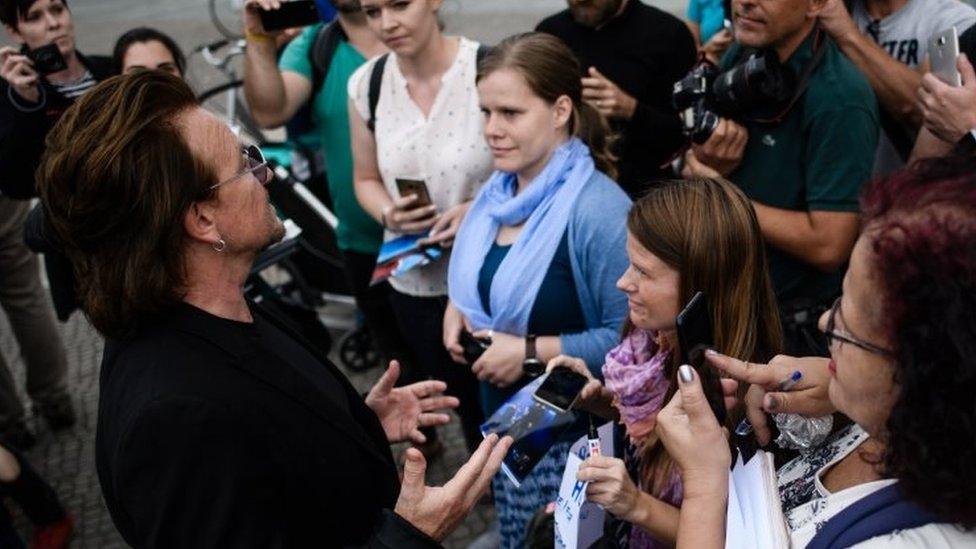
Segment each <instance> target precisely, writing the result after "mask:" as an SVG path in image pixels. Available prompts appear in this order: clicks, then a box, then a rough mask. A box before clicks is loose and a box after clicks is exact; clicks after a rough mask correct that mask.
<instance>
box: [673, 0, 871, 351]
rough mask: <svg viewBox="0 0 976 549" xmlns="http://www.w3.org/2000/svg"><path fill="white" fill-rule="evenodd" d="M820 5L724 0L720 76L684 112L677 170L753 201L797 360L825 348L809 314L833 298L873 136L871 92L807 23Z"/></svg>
mask: <svg viewBox="0 0 976 549" xmlns="http://www.w3.org/2000/svg"><path fill="white" fill-rule="evenodd" d="M826 2H827V0H734V1H733V3H732V8H733V10H732V11H733V21H734V25H735V36H736V40H737V43H736V44H734V45H733V46H732V48H731V49H730V51H729V52H728V54H726V57H725V58H724V59H723V63H722V67H721V69H720V70H724V71H726V72H724V73H723V74H720V75H718V76H715V77H714V78H713V81H714V83H715V84H714V85H713V86H712V89H710V90H709V93H708V94H705V96H704V100H705V104H704V105H702V103H701V102H700V101H699V102H697V103H695V106H693V107H692V108H691V109H690V111H689V110H686V111H685V113H684V120H685V122H686V130H687V131H688V133H690V134H691V136H692V137H693V145H692V147H691V148H690V149H689V151H688V152H687V154H686V155H685V166H684V168H683V174H684V175H685V176H686V177H694V176H701V177H719V176H724V177H728V178H729V179H730V180H731V181H733V182H734V183H735V184H736V185H738V186H739V187H740V188H741V189H742V190H743V192H745V194H746V196H748V197H749V198H750V199H751V200H752V202H753V205H754V206H755V209H756V215H757V217H758V220H759V225H760V228H761V230H762V233H763V236H764V237H765V239H766V242H767V251H768V254H769V266H770V275H771V278H772V281H773V286H774V290H775V291H776V295H777V299H778V301H779V305H780V309H781V315H782V321H783V324H784V328H785V331H786V339H787V346H786V348H787V352H788V353H790V354H796V353H801V355H799V356H802V355H803V354H811V353H814V354H820V353H823V352H824V349H823V348H819V349H818V348H817V347H819V345H817V344H816V343H817V337H818V336H817V330H816V325H815V324H816V320H817V317H818V311H821V310H822V309H824V308H826V307H829V305H830V303H831V301H832V300H833V299H834V298H835V297H836V296H837V295H838V294H839V293H840V282H841V275H842V273H843V269H842V266H843V265H844V264H845V263H846V261H847V259H848V256H849V255H850V252H851V249H852V247H853V244H854V241H855V239H856V237H857V231H858V202H857V199H858V192H859V190H860V187H861V185H862V184H863V183H864V182H866V181H867V180H868V178H869V177H870V175H871V167H872V163H873V158H874V151H875V148H876V146H877V135H878V114H877V106H876V102H875V97H874V94H873V93H872V91H871V88H870V87H869V85H868V83H867V81H866V80H865V78H864V76H863V75H861V73H860V72H858V70H857V68H856V67H855V66H854V65H853V64H852V63H851V62H850V61H849V60H848V59H847V58H845V57H844V56H843V55H842V54H841V52H840V50H839V49H838V47H837V45H836V44H835V43H834V42H833V40H832V39H831V38H830V37H829V36H827V34H826V33H824V32H823V31H822V30H820V29H819V27H818V24H817V15H818V14H819V12H820V10H822V9H823V7H824V5H825V4H826ZM696 70H698V69H696ZM686 80H687V79H686ZM682 82H684V81H682ZM680 88H681V84H680V83H679V85H676V94H675V99H676V100H678V99H679V98H680V97H679V96H680V95H681V94H680V93H679V92H681V89H680ZM703 107H708V108H703ZM736 107H738V108H736ZM709 108H710V109H711V110H709ZM731 116H734V117H736V119H737V120H738V121H736V120H733V119H731V118H730V117H731Z"/></svg>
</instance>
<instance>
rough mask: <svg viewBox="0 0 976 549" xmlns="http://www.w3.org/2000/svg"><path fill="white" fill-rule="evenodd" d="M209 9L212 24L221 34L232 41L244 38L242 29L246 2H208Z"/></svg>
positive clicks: (212, 0)
mask: <svg viewBox="0 0 976 549" xmlns="http://www.w3.org/2000/svg"><path fill="white" fill-rule="evenodd" d="M207 8H208V10H209V11H210V22H211V23H213V26H214V27H216V29H217V31H218V32H219V33H220V34H222V35H224V36H226V37H227V38H230V39H232V40H235V39H238V38H243V37H244V32H243V30H242V29H241V15H242V12H243V10H244V0H208V1H207Z"/></svg>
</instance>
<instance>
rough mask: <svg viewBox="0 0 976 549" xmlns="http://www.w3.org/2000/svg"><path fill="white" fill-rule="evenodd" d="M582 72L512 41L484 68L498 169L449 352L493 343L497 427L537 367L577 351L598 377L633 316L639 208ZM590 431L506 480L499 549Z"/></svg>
mask: <svg viewBox="0 0 976 549" xmlns="http://www.w3.org/2000/svg"><path fill="white" fill-rule="evenodd" d="M580 74H581V71H580V67H579V63H578V62H577V60H576V59H575V57H574V56H573V54H572V52H571V51H570V50H569V49H568V48H567V47H566V46H565V45H563V43H562V42H560V41H559V40H558V39H556V38H554V37H551V36H549V35H545V34H538V33H530V34H525V35H520V36H514V37H511V38H508V39H506V40H505V41H503V42H502V43H501V44H499V45H498V46H497V47H496V48H495V49H494V50H493V51H492V53H491V54H490V55H488V56H487V57H486V58H485V60H484V62H483V64H482V65H481V67H480V69H479V74H478V92H479V96H480V99H481V106H482V111H483V112H484V113H485V117H486V118H485V136H486V138H487V140H488V144H489V146H490V147H491V151H492V155H493V158H494V165H495V169H496V171H495V172H494V174H493V175H492V176H491V178H490V179H489V180H488V182H487V183H485V185H484V187H483V188H482V190H481V192H480V193H479V194H478V196H477V198H476V199H475V201H474V203H473V204H472V206H471V209H470V210H469V211H468V215H467V217H466V218H465V220H464V223H463V224H462V226H461V229H460V231H459V232H458V234H457V238H456V240H455V245H454V252H453V255H452V257H451V262H450V269H449V271H448V287H449V293H450V298H451V305H449V307H448V312H447V314H446V316H445V320H444V343H445V346H446V347H447V348H448V350H449V351H450V352H451V355H452V356H453V357H454V358H455V360H457V361H458V362H464V358H463V349H462V348H461V346H460V343H459V338H460V334H461V331H462V330H469V331H470V332H473V333H474V335H475V336H476V337H484V338H490V340H491V344H490V346H489V347H488V348H487V350H485V352H484V353H483V354H482V355H481V357H480V358H478V359H477V360H476V361H475V362H474V364H472V365H471V368H472V371H473V372H474V373H475V374H476V375H477V376H478V379H479V380H481V382H482V385H481V397H482V406H483V407H484V411H485V414H486V417H487V416H488V415H490V414H491V413H492V412H494V411H495V409H497V408H498V407H499V406H500V405H501V404H502V403H504V402H505V401H506V400H507V399H508V397H509V396H511V395H512V394H514V393H515V392H516V391H517V390H518V389H519V388H521V387H522V386H524V385H525V384H526V383H528V381H530V379H531V377H529V375H530V374H532V373H533V372H531V371H526V369H525V368H524V367H523V363H525V365H529V366H531V365H532V362H531V361H528V362H527V361H526V359H527V358H528V359H532V358H534V359H536V360H537V361H541V362H542V363H545V362H546V361H548V360H550V359H552V358H554V357H556V356H557V355H559V354H570V355H573V356H578V357H582V358H583V359H584V360H585V361H586V362H587V364H588V366H589V367H590V368H591V369H592V371H593V372H594V374H596V375H599V368H600V366H601V365H602V364H603V357H604V355H605V354H606V353H607V351H608V350H609V349H610V348H611V347H613V346H614V344H615V343H616V341H617V339H618V337H619V334H620V328H621V324H622V322H623V320H624V316H625V315H626V312H627V303H626V298H625V296H624V295H623V294H622V293H621V292H619V291H617V290H616V288H615V282H616V281H617V279H618V278H619V277H620V275H622V274H623V272H624V271H625V270H626V269H627V257H626V253H625V246H626V226H625V224H626V218H627V211H628V210H629V208H630V200H629V199H628V198H627V195H626V194H625V193H624V192H623V191H622V190H621V189H620V188H619V187H618V186H617V185H616V183H614V182H613V180H612V179H610V176H608V175H607V174H610V175H611V176H612V175H613V174H614V168H613V164H612V158H611V156H610V154H609V152H608V145H609V143H608V137H607V126H606V123H605V121H604V120H603V119H602V118H601V116H600V115H599V113H597V111H596V110H595V109H594V108H593V107H592V106H591V105H589V104H587V103H584V102H583V97H582V85H581V82H580ZM536 364H538V363H537V362H536ZM581 434H582V430H581V429H579V428H577V429H574V430H572V431H571V432H569V433H567V434H565V435H564V436H563V438H562V439H561V441H560V442H559V443H557V444H556V445H555V446H553V447H552V448H551V449H550V450H549V452H548V453H547V454H546V456H545V457H544V458H543V459H542V461H540V462H539V464H538V465H537V466H536V467H535V469H533V471H532V473H531V474H530V475H529V476H528V478H526V479H525V480H524V481H523V482H522V485H521V486H520V487H516V486H515V485H514V484H513V483H512V482H511V481H510V480H508V479H507V478H505V477H504V476H503V475H498V476H497V477H496V479H495V481H494V483H493V489H494V494H495V508H496V511H497V515H498V519H499V524H500V533H501V546H502V547H505V548H509V547H521V546H522V545H523V543H524V538H525V529H526V525H527V524H528V522H529V520H530V519H531V518H532V516H533V515H534V514H535V512H536V511H537V510H538V509H540V508H541V507H543V506H545V505H546V503H548V502H550V501H554V500H555V498H556V494H557V492H558V490H559V482H560V478H561V476H562V471H563V468H564V466H565V463H566V454H567V452H568V449H569V445H570V444H571V443H572V441H574V440H575V439H577V438H578V437H579V436H580V435H581Z"/></svg>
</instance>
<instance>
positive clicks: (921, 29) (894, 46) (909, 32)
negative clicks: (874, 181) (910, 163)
mask: <svg viewBox="0 0 976 549" xmlns="http://www.w3.org/2000/svg"><path fill="white" fill-rule="evenodd" d="M826 4H827V5H826V7H825V8H824V9H823V10H822V11H821V12H820V14H819V20H820V24H821V26H822V27H823V28H824V30H826V31H827V33H828V34H830V36H831V38H833V39H834V41H836V43H837V45H838V46H839V47H840V49H841V51H842V52H843V53H844V55H845V56H847V58H848V59H850V60H851V61H853V62H854V64H855V65H857V68H858V69H860V70H861V72H863V73H864V75H865V76H866V77H867V79H868V82H869V83H870V84H871V88H873V89H874V93H876V94H877V96H878V102H879V103H880V104H881V124H882V127H883V128H884V132H882V134H881V139H880V140H879V143H878V150H877V156H876V158H875V167H874V175H876V176H882V175H887V174H890V173H891V172H893V171H895V170H897V169H899V168H901V167H902V166H904V165H905V160H906V159H907V158H908V154H909V152H910V151H911V150H912V146H913V144H914V142H915V139H916V134H917V132H918V131H919V126H920V124H921V123H922V113H921V111H920V110H919V108H918V106H917V104H916V95H915V94H916V90H918V88H919V86H920V85H921V81H922V75H923V74H924V73H925V72H927V70H928V69H927V67H928V60H927V57H928V49H929V44H930V42H931V40H932V39H933V38H934V37H936V36H937V35H938V34H939V33H941V32H943V31H945V30H947V29H949V28H951V27H956V30H957V31H958V32H959V33H960V34H961V33H962V32H963V31H964V30H966V29H967V28H969V27H971V26H972V25H973V23H974V22H976V10H974V9H973V8H972V7H971V6H969V5H966V4H965V3H963V2H961V1H959V0H848V1H847V2H846V3H845V1H844V0H828V1H827V3H826ZM923 134H924V130H923Z"/></svg>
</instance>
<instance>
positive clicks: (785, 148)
mask: <svg viewBox="0 0 976 549" xmlns="http://www.w3.org/2000/svg"><path fill="white" fill-rule="evenodd" d="M813 36H814V33H811V35H810V36H808V37H807V39H806V40H805V41H804V42H803V44H801V45H800V47H799V48H798V49H797V51H796V52H794V53H793V55H792V56H791V57H790V58H789V59H788V60H787V62H786V65H787V66H788V67H790V68H791V69H792V70H793V71H794V72H795V74H797V75H798V76H799V75H800V74H802V72H803V71H804V69H805V67H806V66H807V65H808V64H809V63H810V62H811V61H812V60H813V53H814V52H813ZM820 47H823V48H826V50H825V52H824V55H823V58H822V59H821V61H820V64H819V66H818V67H817V68H816V69H815V70H814V71H813V73H812V74H811V75H810V80H809V85H808V87H807V89H806V91H805V93H804V95H803V97H802V98H800V99H799V100H798V101H797V102H796V104H795V105H794V107H793V109H792V110H791V111H790V112H789V113H788V114H787V115H786V117H785V118H784V119H783V121H782V122H780V123H779V124H763V123H759V122H755V121H750V122H747V123H746V124H745V126H746V128H747V129H748V130H749V141H748V143H747V144H746V148H745V153H744V156H743V158H742V162H741V163H740V165H739V168H738V169H736V171H734V172H732V173H731V174H730V176H729V179H730V180H731V181H732V182H734V183H735V184H736V185H738V186H739V187H740V188H741V189H742V191H743V192H744V193H745V194H746V196H748V197H749V198H750V199H752V200H754V201H756V202H759V203H762V204H766V205H768V206H772V207H774V208H780V209H785V210H794V211H828V212H857V211H858V196H859V194H860V190H861V186H862V185H863V184H864V183H866V182H867V181H868V179H869V178H870V176H871V168H872V165H873V163H874V151H875V147H876V146H877V142H878V126H879V122H878V107H877V100H876V99H875V96H874V92H873V91H872V90H871V87H870V86H869V85H868V82H867V80H866V79H865V78H864V76H863V75H862V74H861V73H860V72H859V71H858V69H857V68H856V67H855V66H854V64H853V63H851V62H850V61H849V60H848V59H847V58H846V57H844V56H843V54H841V52H840V50H839V49H838V48H837V46H836V45H835V44H834V42H833V41H832V40H831V39H829V38H827V37H826V36H824V41H823V43H822V44H821V46H820ZM740 51H741V47H740V46H739V45H738V44H735V45H733V46H732V48H730V50H729V52H728V54H727V55H726V56H725V58H724V59H723V61H722V65H723V68H727V67H730V66H732V65H733V63H734V60H735V59H736V57H737V56H738V54H739V52H740ZM767 257H768V259H769V271H770V277H771V278H772V282H773V288H774V289H775V291H776V295H777V297H778V298H779V301H780V303H783V302H785V301H789V300H792V299H796V298H808V299H812V300H814V302H817V303H823V302H826V301H827V300H829V299H831V298H832V297H834V296H836V295H837V294H838V293H839V292H840V283H841V280H842V278H843V269H838V270H837V271H836V272H832V273H825V272H823V271H821V270H819V269H817V268H816V267H814V266H812V265H810V264H807V263H804V262H802V261H800V260H799V259H796V258H794V257H793V256H791V255H788V254H787V253H785V252H784V251H782V250H780V249H778V248H775V247H773V246H767Z"/></svg>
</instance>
